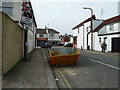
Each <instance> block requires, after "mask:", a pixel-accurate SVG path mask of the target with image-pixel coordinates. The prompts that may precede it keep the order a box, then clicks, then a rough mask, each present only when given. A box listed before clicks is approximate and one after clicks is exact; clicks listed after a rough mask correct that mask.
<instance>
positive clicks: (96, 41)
mask: <svg viewBox="0 0 120 90" xmlns="http://www.w3.org/2000/svg"><path fill="white" fill-rule="evenodd" d="M119 24H120V22H119V23H115V25H114V26H115V31H109V24H108V25H106V26H104V27H103V28H101V29H100V30H99V32H101V31H106V32H105V34H106V33H114V32H118V31H119V29H118V28H119V26H118V25H119ZM101 34H103V32H102V33H101ZM93 36H94V39H93V44H94V47H93V49H94V50H96V51H101V43H102V42H103V41H104V37H107V40H106V44H107V50H106V51H107V52H108V51H111V50H112V49H111V45H112V38H115V37H120V34H115V35H104V36H98V32H94V33H93ZM99 38H101V43H99Z"/></svg>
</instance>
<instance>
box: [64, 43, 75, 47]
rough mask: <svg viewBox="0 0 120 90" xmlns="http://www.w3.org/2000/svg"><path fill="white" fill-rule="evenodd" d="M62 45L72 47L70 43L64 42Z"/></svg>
mask: <svg viewBox="0 0 120 90" xmlns="http://www.w3.org/2000/svg"><path fill="white" fill-rule="evenodd" d="M64 47H73V44H72V43H65V44H64Z"/></svg>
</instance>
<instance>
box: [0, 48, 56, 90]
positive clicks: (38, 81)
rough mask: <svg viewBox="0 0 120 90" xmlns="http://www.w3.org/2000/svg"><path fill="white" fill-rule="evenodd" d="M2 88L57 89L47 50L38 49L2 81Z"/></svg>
mask: <svg viewBox="0 0 120 90" xmlns="http://www.w3.org/2000/svg"><path fill="white" fill-rule="evenodd" d="M2 88H48V89H49V88H56V89H58V86H57V83H56V81H55V78H54V75H53V72H52V70H51V67H50V64H49V62H48V57H47V53H46V49H41V48H36V49H35V50H34V51H32V52H31V53H30V54H29V58H28V60H22V61H20V62H19V63H18V64H17V65H16V66H15V67H14V68H13V69H12V70H10V71H9V72H8V73H7V74H6V75H5V76H4V77H3V79H2Z"/></svg>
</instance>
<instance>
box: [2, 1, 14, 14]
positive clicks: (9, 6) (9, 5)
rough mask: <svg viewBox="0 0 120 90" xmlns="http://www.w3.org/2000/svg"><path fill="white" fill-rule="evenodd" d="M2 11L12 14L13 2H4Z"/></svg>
mask: <svg viewBox="0 0 120 90" xmlns="http://www.w3.org/2000/svg"><path fill="white" fill-rule="evenodd" d="M2 11H3V12H4V13H6V14H12V13H13V2H2Z"/></svg>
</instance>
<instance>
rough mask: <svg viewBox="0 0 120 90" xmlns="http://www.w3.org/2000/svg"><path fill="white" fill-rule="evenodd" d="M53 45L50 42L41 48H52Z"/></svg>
mask: <svg viewBox="0 0 120 90" xmlns="http://www.w3.org/2000/svg"><path fill="white" fill-rule="evenodd" d="M51 47H52V44H51V43H50V42H45V43H43V44H42V45H41V48H51Z"/></svg>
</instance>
